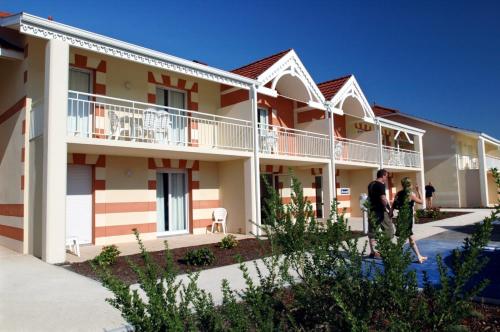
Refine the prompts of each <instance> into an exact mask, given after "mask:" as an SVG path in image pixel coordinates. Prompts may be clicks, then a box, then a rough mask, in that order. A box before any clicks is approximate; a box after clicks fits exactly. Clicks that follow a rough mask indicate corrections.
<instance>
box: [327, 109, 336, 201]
mask: <svg viewBox="0 0 500 332" xmlns="http://www.w3.org/2000/svg"><path fill="white" fill-rule="evenodd" d="M325 107H326V111H325V115H326V120H327V121H328V136H330V144H329V147H330V169H329V171H330V182H331V183H330V188H332V195H331V196H330V200H333V199H334V198H336V197H337V184H336V180H335V148H334V147H335V135H334V132H333V127H334V121H335V116H334V113H333V107H332V104H331V103H330V102H326V103H325ZM330 117H331V118H330Z"/></svg>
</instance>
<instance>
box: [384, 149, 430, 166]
mask: <svg viewBox="0 0 500 332" xmlns="http://www.w3.org/2000/svg"><path fill="white" fill-rule="evenodd" d="M382 158H383V161H384V166H395V167H410V168H419V167H421V165H420V154H419V153H418V152H416V151H412V150H406V149H398V148H394V147H390V146H384V147H383V148H382Z"/></svg>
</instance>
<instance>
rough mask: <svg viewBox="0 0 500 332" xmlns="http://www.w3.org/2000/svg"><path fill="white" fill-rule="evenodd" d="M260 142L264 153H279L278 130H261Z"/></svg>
mask: <svg viewBox="0 0 500 332" xmlns="http://www.w3.org/2000/svg"><path fill="white" fill-rule="evenodd" d="M260 142H261V144H262V152H263V153H273V152H274V153H276V152H277V151H278V132H277V131H276V128H272V129H261V130H260Z"/></svg>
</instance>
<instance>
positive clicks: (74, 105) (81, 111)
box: [67, 68, 92, 137]
mask: <svg viewBox="0 0 500 332" xmlns="http://www.w3.org/2000/svg"><path fill="white" fill-rule="evenodd" d="M90 82H91V75H90V72H88V71H85V70H79V69H74V68H71V69H70V70H69V87H68V88H69V90H72V91H77V92H83V93H91V85H90ZM68 96H69V98H70V99H69V100H68V120H67V121H68V124H67V128H68V133H69V134H72V135H74V136H80V137H90V136H91V134H92V132H91V130H92V114H91V111H90V109H91V107H90V96H88V95H84V94H78V93H74V92H70V93H69V94H68Z"/></svg>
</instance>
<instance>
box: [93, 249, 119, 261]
mask: <svg viewBox="0 0 500 332" xmlns="http://www.w3.org/2000/svg"><path fill="white" fill-rule="evenodd" d="M119 255H120V250H118V248H117V247H116V246H115V245H114V244H112V245H110V246H104V247H102V250H101V253H100V254H99V255H97V256H96V257H94V259H93V260H92V262H93V263H94V264H96V265H98V266H109V265H113V264H114V263H115V262H116V258H117V257H118V256H119Z"/></svg>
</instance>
